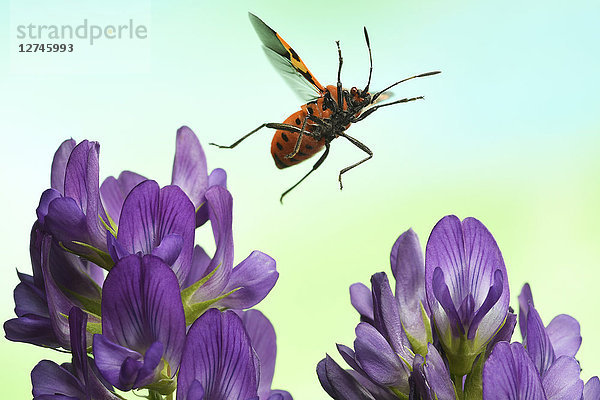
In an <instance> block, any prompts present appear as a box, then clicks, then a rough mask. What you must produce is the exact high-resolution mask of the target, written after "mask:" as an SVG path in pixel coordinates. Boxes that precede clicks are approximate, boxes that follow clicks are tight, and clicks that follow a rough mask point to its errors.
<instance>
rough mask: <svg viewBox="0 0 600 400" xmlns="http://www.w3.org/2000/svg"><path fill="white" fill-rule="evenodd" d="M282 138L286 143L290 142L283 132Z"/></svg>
mask: <svg viewBox="0 0 600 400" xmlns="http://www.w3.org/2000/svg"><path fill="white" fill-rule="evenodd" d="M281 138H282V139H283V141H284V142H289V141H290V139H289V138H288V137H287V135H286V134H285V133H284V132H281Z"/></svg>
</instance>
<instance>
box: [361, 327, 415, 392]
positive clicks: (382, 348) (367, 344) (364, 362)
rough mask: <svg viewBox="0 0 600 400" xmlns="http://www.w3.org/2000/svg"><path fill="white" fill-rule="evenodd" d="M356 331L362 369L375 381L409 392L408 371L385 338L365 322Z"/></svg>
mask: <svg viewBox="0 0 600 400" xmlns="http://www.w3.org/2000/svg"><path fill="white" fill-rule="evenodd" d="M355 331H356V340H355V341H354V350H355V351H356V359H357V361H358V363H359V364H360V366H361V367H362V369H363V370H364V371H365V372H366V373H367V374H368V375H369V377H370V378H371V379H372V380H373V381H374V382H376V383H378V384H380V385H383V386H387V387H394V388H397V389H398V390H401V391H403V392H406V393H408V372H407V370H406V368H405V367H404V364H403V362H402V360H400V358H399V357H398V355H397V354H396V353H395V352H394V350H393V349H392V347H391V346H390V345H389V343H388V342H387V341H386V340H385V338H384V337H383V336H381V334H380V333H379V332H378V331H377V329H375V327H373V326H372V325H369V324H367V323H365V322H361V323H360V324H358V325H357V327H356V329H355Z"/></svg>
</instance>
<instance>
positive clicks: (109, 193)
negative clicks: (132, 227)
mask: <svg viewBox="0 0 600 400" xmlns="http://www.w3.org/2000/svg"><path fill="white" fill-rule="evenodd" d="M145 180H146V178H145V177H143V176H142V175H139V174H136V173H135V172H131V171H123V172H121V173H120V174H119V177H118V178H117V179H115V178H114V177H112V176H109V177H108V178H106V179H105V180H104V182H102V185H101V186H100V197H101V199H102V204H103V205H104V208H105V209H106V213H107V214H108V215H109V216H110V218H111V219H112V220H113V222H114V223H115V225H116V226H119V218H120V217H121V209H122V208H123V203H124V202H125V199H126V198H127V195H128V194H129V192H131V190H132V189H133V188H134V187H136V186H137V185H138V184H139V183H140V182H142V181H145Z"/></svg>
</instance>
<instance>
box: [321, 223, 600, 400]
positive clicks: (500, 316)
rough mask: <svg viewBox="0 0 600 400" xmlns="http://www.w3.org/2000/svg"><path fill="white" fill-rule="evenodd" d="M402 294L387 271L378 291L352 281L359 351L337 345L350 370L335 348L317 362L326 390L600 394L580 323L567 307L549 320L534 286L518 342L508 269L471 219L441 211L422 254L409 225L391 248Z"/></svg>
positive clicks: (415, 395)
mask: <svg viewBox="0 0 600 400" xmlns="http://www.w3.org/2000/svg"><path fill="white" fill-rule="evenodd" d="M390 261H391V268H392V274H393V276H394V278H395V281H396V284H395V292H394V293H393V292H392V288H391V286H390V282H389V280H388V278H387V275H386V274H385V273H384V272H380V273H377V274H375V275H373V276H372V277H371V289H369V288H368V287H367V286H365V285H363V284H361V283H356V284H354V285H352V286H351V287H350V299H351V302H352V305H353V306H354V308H356V310H357V311H358V312H359V314H360V319H361V322H360V323H359V324H358V325H357V327H356V340H355V341H354V349H352V348H350V347H348V346H344V345H338V346H337V347H338V350H339V353H340V355H341V357H342V358H343V359H344V361H345V362H346V363H347V364H348V365H349V366H350V368H351V369H349V370H344V369H343V368H342V367H340V366H339V365H338V364H337V363H336V361H334V360H333V359H332V358H331V357H330V356H329V355H327V356H326V358H325V359H323V360H321V362H319V364H318V365H317V375H318V377H319V380H320V382H321V385H322V386H323V389H325V391H326V392H327V393H328V394H329V395H330V396H331V397H332V398H334V399H339V400H373V399H377V400H380V399H381V400H392V399H415V400H416V399H423V400H436V399H437V400H451V399H459V400H467V399H468V400H470V399H482V398H483V399H485V400H496V399H497V400H500V399H503V400H506V399H509V400H512V399H514V400H523V399H527V400H529V399H532V400H533V399H540V400H546V399H547V400H559V399H560V400H571V399H572V400H599V399H600V381H599V380H598V377H593V378H591V379H590V380H589V381H588V382H587V383H586V384H585V385H584V383H583V381H582V379H581V378H580V366H579V363H578V361H577V360H576V358H575V356H576V353H577V350H578V349H579V346H580V345H581V336H580V330H579V323H578V322H577V321H576V320H575V319H574V318H572V317H570V316H568V315H564V314H563V315H559V316H557V317H555V318H554V319H553V320H552V321H551V322H550V323H549V324H548V325H547V326H545V325H544V324H543V322H542V320H541V318H540V316H539V314H538V312H537V311H536V309H535V308H534V305H533V297H532V295H531V290H530V288H529V285H525V287H524V288H523V290H522V292H521V295H520V296H519V316H518V319H519V327H520V330H521V335H522V337H523V340H522V342H521V343H520V342H513V343H511V342H510V341H511V338H512V335H513V331H514V328H515V326H516V323H517V315H516V314H514V313H513V311H512V308H510V307H509V300H510V293H509V286H508V277H507V273H506V267H505V265H504V261H503V259H502V254H501V252H500V249H499V248H498V245H497V244H496V241H495V240H494V238H493V236H492V235H491V233H490V232H489V231H488V230H487V229H486V227H485V226H484V225H483V224H482V223H481V222H479V221H478V220H476V219H474V218H467V219H465V220H463V221H460V220H459V219H458V218H457V217H455V216H447V217H444V218H442V219H441V220H440V221H439V222H438V223H437V224H436V226H435V227H434V228H433V231H432V232H431V235H430V236H429V240H428V242H427V246H426V251H425V257H423V253H422V251H421V246H420V244H419V240H418V238H417V235H416V234H415V233H414V232H413V231H412V230H408V231H407V232H404V233H403V234H402V235H400V237H399V238H398V240H397V241H396V243H395V244H394V246H393V247H392V252H391V256H390Z"/></svg>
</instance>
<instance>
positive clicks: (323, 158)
mask: <svg viewBox="0 0 600 400" xmlns="http://www.w3.org/2000/svg"><path fill="white" fill-rule="evenodd" d="M327 155H329V143H326V144H325V152H324V153H323V155H321V157H319V159H318V160H317V162H316V163H315V165H313V167H312V169H311V170H310V171H308V173H307V174H306V175H304V176H303V177H302V179H300V180H299V181H298V182H296V184H295V185H294V186H292V187H291V188H289V189H288V190H286V191H285V192H283V193H282V194H281V197H280V198H279V202H280V203H281V204H283V197H284V196H285V195H286V194H288V193H289V192H291V191H292V190H293V189H294V188H295V187H296V186H298V185H299V184H300V183H301V182H302V181H303V180H305V179H306V177H308V176H309V175H310V174H312V173H313V172H314V171H315V170H316V169H317V168H319V167H320V166H321V164H323V161H325V159H326V158H327Z"/></svg>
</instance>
